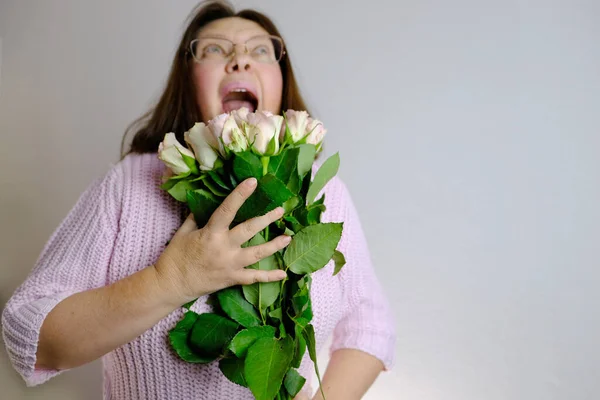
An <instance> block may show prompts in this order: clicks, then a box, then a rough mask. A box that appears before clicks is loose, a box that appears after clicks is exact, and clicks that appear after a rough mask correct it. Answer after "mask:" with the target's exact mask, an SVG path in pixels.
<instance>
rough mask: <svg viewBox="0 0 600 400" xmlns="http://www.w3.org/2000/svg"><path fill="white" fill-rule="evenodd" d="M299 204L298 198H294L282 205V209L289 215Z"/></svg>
mask: <svg viewBox="0 0 600 400" xmlns="http://www.w3.org/2000/svg"><path fill="white" fill-rule="evenodd" d="M301 202H302V200H301V199H300V197H298V196H294V197H292V198H291V199H289V200H288V201H286V202H285V203H283V209H284V210H285V212H286V213H289V212H290V211H292V210H293V209H295V208H296V207H298V206H299V205H300V204H301Z"/></svg>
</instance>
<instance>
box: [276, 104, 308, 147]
mask: <svg viewBox="0 0 600 400" xmlns="http://www.w3.org/2000/svg"><path fill="white" fill-rule="evenodd" d="M285 120H286V123H287V127H288V128H289V130H290V135H291V136H292V139H293V141H294V143H296V142H297V141H299V140H300V139H302V138H303V137H304V136H306V134H307V133H308V131H307V130H306V128H307V127H308V121H309V117H308V112H306V111H295V110H287V111H286V112H285ZM282 133H283V134H285V131H283V132H282Z"/></svg>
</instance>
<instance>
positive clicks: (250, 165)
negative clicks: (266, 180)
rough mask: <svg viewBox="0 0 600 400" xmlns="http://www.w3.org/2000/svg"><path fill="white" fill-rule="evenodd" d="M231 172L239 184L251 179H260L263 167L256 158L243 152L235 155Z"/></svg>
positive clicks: (252, 154)
mask: <svg viewBox="0 0 600 400" xmlns="http://www.w3.org/2000/svg"><path fill="white" fill-rule="evenodd" d="M233 172H234V174H235V176H236V178H237V179H238V181H240V182H241V181H243V180H244V179H247V178H252V177H254V178H256V179H260V177H261V176H263V166H262V163H261V162H260V159H259V158H258V156H256V155H255V154H254V153H252V152H251V151H245V152H243V153H238V154H236V155H235V158H234V159H233Z"/></svg>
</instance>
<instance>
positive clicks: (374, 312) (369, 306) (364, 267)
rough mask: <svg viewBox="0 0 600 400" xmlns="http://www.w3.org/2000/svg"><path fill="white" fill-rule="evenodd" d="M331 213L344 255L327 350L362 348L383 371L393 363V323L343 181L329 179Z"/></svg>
mask: <svg viewBox="0 0 600 400" xmlns="http://www.w3.org/2000/svg"><path fill="white" fill-rule="evenodd" d="M332 183H334V185H332V190H331V191H332V192H333V193H330V194H328V195H331V196H332V197H333V198H334V200H335V208H336V210H334V214H337V217H334V218H336V219H338V218H339V219H338V220H339V221H343V222H344V230H343V233H342V239H341V241H340V244H339V245H338V249H339V250H340V251H341V252H342V253H344V255H345V257H346V265H345V266H344V267H343V269H342V271H341V272H340V273H339V275H338V276H339V278H340V279H341V282H342V291H343V300H344V304H343V316H342V319H341V320H340V321H339V322H338V324H337V325H336V328H335V330H334V333H333V342H332V346H331V349H330V352H332V353H333V352H334V351H335V350H338V349H341V348H350V349H358V350H362V351H364V352H366V353H369V354H371V355H373V356H375V357H377V358H378V359H379V360H381V361H382V362H383V364H384V366H385V369H386V370H389V369H391V368H392V366H393V365H394V362H395V341H396V331H395V323H394V318H393V315H392V311H391V308H390V305H389V303H388V301H387V299H386V297H385V295H384V292H383V290H382V287H381V285H380V282H379V280H378V278H377V276H376V274H375V271H374V268H373V265H372V263H371V257H370V253H369V249H368V246H367V241H366V238H365V235H364V233H363V230H362V226H361V223H360V218H359V216H358V212H357V210H356V208H355V206H354V203H353V201H352V198H351V196H350V194H349V192H348V189H347V188H346V186H345V184H344V183H343V182H342V181H341V180H339V179H336V181H332Z"/></svg>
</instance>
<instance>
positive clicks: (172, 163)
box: [158, 132, 194, 175]
mask: <svg viewBox="0 0 600 400" xmlns="http://www.w3.org/2000/svg"><path fill="white" fill-rule="evenodd" d="M182 154H185V155H186V156H189V157H191V158H194V153H192V152H191V151H190V150H189V149H187V148H185V147H184V146H183V145H182V144H181V143H179V141H178V140H177V138H176V137H175V134H174V133H173V132H169V133H167V134H166V135H165V138H164V139H163V141H162V142H161V143H160V144H159V145H158V158H159V159H161V160H162V161H163V162H164V163H165V164H166V165H167V167H169V168H170V169H171V171H173V174H175V175H179V174H183V173H186V172H190V167H188V166H187V164H186V163H185V161H184V160H183V156H182Z"/></svg>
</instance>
